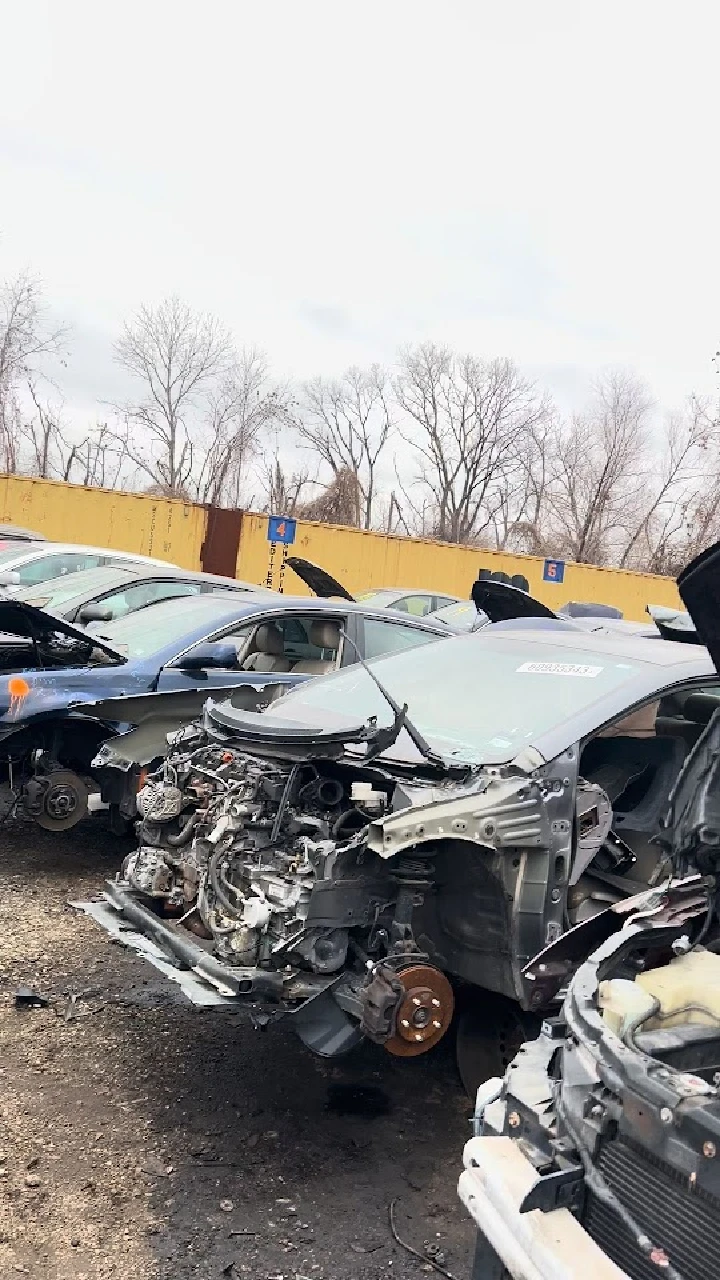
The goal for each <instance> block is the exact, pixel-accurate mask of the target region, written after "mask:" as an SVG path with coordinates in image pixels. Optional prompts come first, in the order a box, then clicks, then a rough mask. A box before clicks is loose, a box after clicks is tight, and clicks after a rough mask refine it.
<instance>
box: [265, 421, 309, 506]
mask: <svg viewBox="0 0 720 1280" xmlns="http://www.w3.org/2000/svg"><path fill="white" fill-rule="evenodd" d="M257 471H258V478H259V480H260V485H261V494H262V496H261V504H262V510H263V511H268V512H270V514H271V515H283V516H294V515H295V514H296V512H297V511H298V509H299V508H300V507H303V506H304V505H307V503H308V502H309V501H310V498H309V497H308V496H307V494H306V491H307V489H308V488H309V487H310V486H311V485H314V484H316V483H317V477H316V476H311V473H310V468H309V467H307V466H305V467H299V468H298V469H297V470H293V471H290V472H289V471H288V470H287V466H286V464H285V463H284V462H283V460H282V459H281V456H280V450H279V442H278V440H277V439H276V441H275V448H274V450H273V451H267V452H265V453H263V454H262V456H261V458H260V464H259V467H258V468H257Z"/></svg>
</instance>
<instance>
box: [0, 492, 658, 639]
mask: <svg viewBox="0 0 720 1280" xmlns="http://www.w3.org/2000/svg"><path fill="white" fill-rule="evenodd" d="M3 521H4V522H7V523H11V524H19V525H24V526H25V527H27V528H30V529H37V530H38V532H39V533H44V534H46V535H47V536H48V537H50V538H54V539H57V540H59V541H66V542H84V543H89V544H91V545H93V546H102V547H114V548H117V549H118V550H121V551H136V552H139V553H140V554H142V555H149V556H155V557H157V558H158V559H160V560H169V561H171V562H172V563H173V564H178V565H181V566H182V567H183V568H185V569H199V568H200V567H201V563H202V561H201V555H202V547H203V543H204V541H205V536H206V531H207V527H208V513H207V510H206V509H205V507H201V506H194V505H193V504H192V503H186V502H179V501H174V500H173V501H170V500H166V499H162V498H153V497H149V496H147V495H146V494H137V493H121V492H117V493H116V492H112V491H111V490H108V489H85V488H83V487H82V486H80V485H71V484H62V483H61V482H59V481H52V480H31V479H27V478H25V477H20V476H0V522H3ZM269 551H270V546H269V543H268V540H267V516H265V515H257V514H254V513H252V512H248V513H246V514H245V516H244V518H243V521H242V529H241V533H240V545H239V551H238V558H237V577H238V578H245V579H247V580H248V581H249V582H257V583H259V584H261V583H264V582H265V579H266V577H267V574H268V566H269ZM292 551H293V552H294V553H295V554H296V555H299V556H302V557H303V558H304V559H306V560H314V561H315V562H316V563H317V564H321V565H322V566H323V567H324V568H325V569H327V570H328V571H329V572H330V573H332V574H333V575H334V576H335V577H336V578H338V579H339V580H340V581H341V582H343V583H344V584H345V586H347V587H348V588H349V590H350V591H361V590H363V589H365V588H369V587H393V586H401V587H425V588H429V589H432V590H436V591H447V592H448V593H449V594H450V595H458V596H462V597H467V596H468V594H469V592H470V586H471V584H472V582H473V581H474V580H475V578H476V577H477V572H478V569H481V568H488V569H491V570H498V569H502V570H504V571H505V573H509V574H513V573H523V574H524V575H525V577H526V578H527V579H528V582H529V584H530V590H531V592H532V593H533V595H535V596H537V597H538V598H539V599H540V600H544V601H545V603H546V604H549V605H550V606H554V607H556V608H557V607H558V606H559V605H563V604H565V603H566V602H567V601H568V600H591V601H596V602H599V603H602V604H613V605H615V606H616V607H617V608H619V609H622V611H623V613H624V614H625V616H626V618H631V619H635V620H638V621H641V620H642V619H643V618H644V617H645V616H646V614H645V607H646V605H648V604H664V605H669V606H671V607H675V608H677V607H681V606H680V597H679V596H678V593H677V588H676V586H675V583H674V582H673V581H672V580H671V579H670V578H658V577H653V576H652V575H650V574H641V573H626V572H624V571H622V570H618V569H596V568H594V567H592V566H591V565H578V564H568V565H566V568H565V580H564V582H563V584H562V586H556V585H554V584H552V583H548V582H543V576H542V574H543V561H542V560H539V559H535V558H534V557H532V556H510V555H505V554H504V553H501V552H492V551H476V550H474V549H473V548H470V547H456V546H451V545H449V544H448V543H439V542H429V541H426V540H424V539H422V538H397V537H386V536H385V535H384V534H380V533H363V532H362V531H360V530H358V529H346V528H342V527H338V526H335V525H326V524H316V523H314V522H312V521H305V520H301V521H298V525H297V537H296V541H295V545H294V546H293V548H292ZM280 562H281V549H280V548H279V547H278V549H277V553H276V557H275V568H274V585H275V586H277V585H278V581H279V566H280ZM284 589H285V591H286V593H287V594H298V595H300V594H302V595H306V594H307V591H306V589H305V588H304V587H303V586H302V584H301V583H300V582H299V581H298V579H297V578H296V577H295V575H294V574H293V573H292V572H291V571H289V570H288V571H287V572H286V574H285V581H284Z"/></svg>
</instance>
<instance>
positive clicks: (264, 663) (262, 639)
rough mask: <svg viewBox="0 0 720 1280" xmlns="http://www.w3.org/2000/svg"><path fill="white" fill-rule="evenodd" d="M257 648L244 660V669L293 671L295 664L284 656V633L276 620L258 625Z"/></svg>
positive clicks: (255, 643) (255, 641)
mask: <svg viewBox="0 0 720 1280" xmlns="http://www.w3.org/2000/svg"><path fill="white" fill-rule="evenodd" d="M254 645H255V648H254V650H253V652H252V653H251V654H249V655H248V657H247V658H246V659H245V661H244V662H243V670H244V671H291V670H292V666H293V664H292V663H291V662H290V661H289V659H288V658H286V657H285V656H284V651H285V645H284V641H283V634H282V631H281V630H280V628H279V627H276V626H275V623H274V622H265V623H263V625H262V626H261V627H258V629H257V631H256V632H255V639H254Z"/></svg>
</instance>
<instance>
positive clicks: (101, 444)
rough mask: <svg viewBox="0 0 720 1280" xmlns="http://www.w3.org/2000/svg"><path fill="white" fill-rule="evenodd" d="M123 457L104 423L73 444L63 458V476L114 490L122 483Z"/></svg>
mask: <svg viewBox="0 0 720 1280" xmlns="http://www.w3.org/2000/svg"><path fill="white" fill-rule="evenodd" d="M124 464H125V460H124V457H123V454H122V453H121V452H120V450H119V449H118V447H117V442H116V440H115V435H114V433H113V431H112V430H111V429H110V427H109V426H108V424H107V422H98V424H97V426H96V427H95V429H94V430H92V431H89V432H88V434H87V435H86V436H85V437H84V438H83V439H82V440H81V441H79V442H78V443H76V444H73V445H72V446H71V448H70V452H69V455H68V458H67V465H66V469H67V473H68V475H67V478H68V479H69V480H73V481H74V482H75V484H84V485H87V486H92V487H93V488H95V487H97V488H102V489H115V488H117V487H118V485H119V484H121V483H122V477H123V470H124Z"/></svg>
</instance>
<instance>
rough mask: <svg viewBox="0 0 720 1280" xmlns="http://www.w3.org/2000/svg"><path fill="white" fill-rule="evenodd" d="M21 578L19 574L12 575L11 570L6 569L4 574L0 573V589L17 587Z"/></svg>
mask: <svg viewBox="0 0 720 1280" xmlns="http://www.w3.org/2000/svg"><path fill="white" fill-rule="evenodd" d="M21 582H22V578H21V577H20V574H19V573H14V572H13V571H12V569H8V570H7V572H5V573H0V587H19V586H20V583H21Z"/></svg>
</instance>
